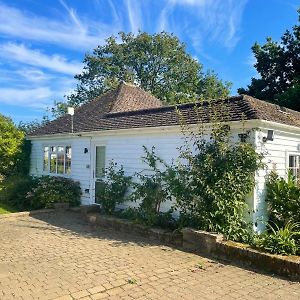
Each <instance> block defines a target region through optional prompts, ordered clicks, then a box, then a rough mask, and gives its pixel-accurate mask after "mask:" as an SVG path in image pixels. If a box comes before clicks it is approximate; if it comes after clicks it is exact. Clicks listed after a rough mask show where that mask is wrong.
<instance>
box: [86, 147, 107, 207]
mask: <svg viewBox="0 0 300 300" xmlns="http://www.w3.org/2000/svg"><path fill="white" fill-rule="evenodd" d="M99 146H100V147H101V146H103V147H105V167H106V166H107V163H108V162H107V142H106V141H91V158H90V162H91V168H90V169H91V172H90V200H91V203H92V204H96V195H95V192H96V186H95V183H96V147H99Z"/></svg>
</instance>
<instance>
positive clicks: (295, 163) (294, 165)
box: [289, 155, 300, 182]
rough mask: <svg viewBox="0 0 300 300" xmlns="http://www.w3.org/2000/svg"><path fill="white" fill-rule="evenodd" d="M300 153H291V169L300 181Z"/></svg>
mask: <svg viewBox="0 0 300 300" xmlns="http://www.w3.org/2000/svg"><path fill="white" fill-rule="evenodd" d="M299 161H300V155H289V170H290V172H291V173H292V174H293V175H294V176H295V178H296V179H297V182H299V181H300V166H299Z"/></svg>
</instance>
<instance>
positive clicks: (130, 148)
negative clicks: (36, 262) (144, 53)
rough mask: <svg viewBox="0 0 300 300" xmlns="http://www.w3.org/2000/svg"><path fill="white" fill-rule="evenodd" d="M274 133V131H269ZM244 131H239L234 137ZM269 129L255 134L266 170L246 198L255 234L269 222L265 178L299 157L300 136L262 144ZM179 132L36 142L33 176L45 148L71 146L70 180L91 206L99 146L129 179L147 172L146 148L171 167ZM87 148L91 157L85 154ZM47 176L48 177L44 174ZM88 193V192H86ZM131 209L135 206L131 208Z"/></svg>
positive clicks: (278, 134) (277, 134)
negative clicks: (290, 155) (77, 184)
mask: <svg viewBox="0 0 300 300" xmlns="http://www.w3.org/2000/svg"><path fill="white" fill-rule="evenodd" d="M268 129H272V128H268ZM239 132H241V130H239V129H237V130H236V133H234V135H235V136H237V133H239ZM266 134H267V129H259V130H257V131H255V132H254V133H253V141H254V140H255V143H256V147H257V150H258V151H259V152H261V151H262V152H264V155H265V162H266V164H267V168H266V169H265V170H261V171H259V172H258V173H257V175H256V187H255V190H254V193H253V194H252V195H249V196H248V197H247V202H248V204H249V208H250V210H251V211H253V220H254V221H256V222H257V226H256V227H255V230H258V231H261V230H263V228H264V223H265V222H266V215H265V213H266V204H265V201H264V197H265V176H266V175H267V174H268V173H269V172H270V171H271V170H272V169H273V168H275V169H276V170H277V171H278V173H279V174H280V175H281V176H285V175H286V169H287V167H288V165H287V155H288V153H299V154H300V151H299V150H298V149H300V148H299V145H300V134H293V133H291V132H286V131H280V130H279V129H278V130H277V129H274V141H267V142H266V143H263V142H262V138H263V136H266ZM182 143H183V140H182V135H181V133H180V131H179V130H178V131H174V130H172V131H171V132H169V131H165V130H160V131H156V132H152V133H151V132H147V133H145V132H143V131H139V132H136V131H134V130H133V131H126V133H125V134H124V133H123V134H119V133H112V134H111V135H108V134H107V133H104V134H102V135H101V134H99V135H98V136H97V137H96V136H94V137H92V138H89V137H79V136H76V137H73V138H69V139H62V138H59V139H35V140H33V141H32V154H31V171H30V172H31V174H32V175H38V176H40V175H43V171H42V170H43V147H44V146H46V145H71V146H72V171H71V175H70V177H71V178H72V179H74V180H78V181H80V184H81V189H82V204H92V203H94V199H93V192H94V191H93V180H92V172H93V167H94V166H93V160H92V159H91V157H92V156H93V152H94V147H95V145H96V144H101V145H105V146H106V165H108V163H109V161H110V160H114V161H115V162H116V163H117V164H119V165H123V167H124V169H125V172H126V174H127V175H134V174H135V173H136V172H141V171H144V172H147V165H145V164H144V163H143V162H142V158H141V157H142V156H144V151H143V145H144V146H146V147H147V148H148V149H149V150H150V149H151V147H152V146H155V153H156V154H157V155H158V156H159V157H160V158H162V159H163V160H164V161H165V162H166V163H171V162H172V160H173V159H176V158H177V157H178V155H179V150H178V148H179V147H180V146H181V145H182ZM84 148H88V153H84ZM44 175H46V174H44ZM85 190H88V192H85ZM131 205H132V204H131ZM170 205H171V204H170V203H165V204H164V205H163V206H162V210H167V209H169V207H170Z"/></svg>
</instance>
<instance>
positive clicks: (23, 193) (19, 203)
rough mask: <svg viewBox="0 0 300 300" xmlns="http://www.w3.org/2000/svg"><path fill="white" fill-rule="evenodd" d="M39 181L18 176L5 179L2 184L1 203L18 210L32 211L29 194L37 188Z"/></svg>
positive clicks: (0, 189)
mask: <svg viewBox="0 0 300 300" xmlns="http://www.w3.org/2000/svg"><path fill="white" fill-rule="evenodd" d="M37 184H38V179H37V178H34V177H31V176H25V175H18V176H17V175H16V176H11V177H8V178H6V179H4V180H3V181H2V182H1V188H0V201H1V202H4V203H7V204H8V205H10V206H11V207H13V208H15V209H16V210H29V209H31V201H30V199H28V198H27V194H28V193H29V192H30V191H31V190H32V189H33V188H35V187H36V186H37Z"/></svg>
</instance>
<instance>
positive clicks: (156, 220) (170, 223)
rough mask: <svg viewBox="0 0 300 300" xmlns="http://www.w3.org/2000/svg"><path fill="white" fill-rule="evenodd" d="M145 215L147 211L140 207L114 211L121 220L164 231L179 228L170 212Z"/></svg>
mask: <svg viewBox="0 0 300 300" xmlns="http://www.w3.org/2000/svg"><path fill="white" fill-rule="evenodd" d="M147 213H148V212H147V211H145V210H142V209H141V208H140V207H138V208H133V207H128V208H126V209H124V210H120V211H116V212H115V215H116V216H118V217H120V218H122V219H128V220H132V221H134V222H135V223H138V224H144V225H148V226H156V227H160V228H165V229H171V230H175V229H177V228H178V226H179V223H178V221H177V220H176V219H175V218H174V217H173V215H172V213H173V211H172V210H169V211H167V212H157V213H156V214H151V215H150V216H149V215H148V214H147Z"/></svg>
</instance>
